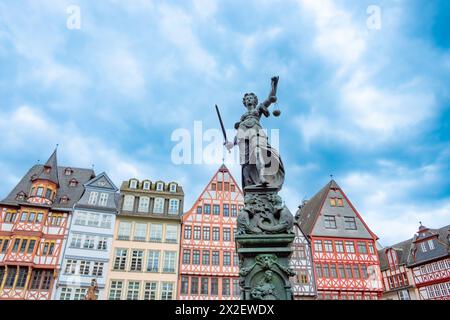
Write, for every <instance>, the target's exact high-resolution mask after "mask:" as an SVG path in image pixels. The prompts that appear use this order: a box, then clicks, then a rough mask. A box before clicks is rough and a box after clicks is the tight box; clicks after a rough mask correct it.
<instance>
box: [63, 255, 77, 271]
mask: <svg viewBox="0 0 450 320" xmlns="http://www.w3.org/2000/svg"><path fill="white" fill-rule="evenodd" d="M76 270H77V260H72V259H67V261H66V268H65V269H64V273H66V274H75V272H76Z"/></svg>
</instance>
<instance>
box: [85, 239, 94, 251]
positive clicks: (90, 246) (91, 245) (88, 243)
mask: <svg viewBox="0 0 450 320" xmlns="http://www.w3.org/2000/svg"><path fill="white" fill-rule="evenodd" d="M94 247H95V237H94V236H86V237H85V238H84V244H83V249H94Z"/></svg>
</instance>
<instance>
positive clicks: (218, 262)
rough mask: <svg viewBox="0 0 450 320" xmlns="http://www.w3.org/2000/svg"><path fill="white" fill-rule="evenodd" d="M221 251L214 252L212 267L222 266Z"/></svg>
mask: <svg viewBox="0 0 450 320" xmlns="http://www.w3.org/2000/svg"><path fill="white" fill-rule="evenodd" d="M219 259H220V258H219V251H213V252H212V265H213V266H218V265H220V261H219Z"/></svg>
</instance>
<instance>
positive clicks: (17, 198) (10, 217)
mask: <svg viewBox="0 0 450 320" xmlns="http://www.w3.org/2000/svg"><path fill="white" fill-rule="evenodd" d="M79 171H83V172H82V173H80V172H79ZM69 172H70V174H69ZM61 175H65V177H62V178H61V177H60V176H61ZM92 175H93V171H92V170H84V169H71V168H61V167H58V166H57V161H56V150H55V152H54V153H53V154H52V155H51V157H50V158H49V159H48V161H47V162H46V164H45V165H35V166H33V167H32V168H31V169H30V170H29V171H28V173H27V174H26V175H25V176H24V177H23V178H22V180H21V181H20V182H19V183H18V185H17V186H16V187H15V188H14V189H13V190H12V192H11V193H10V194H9V195H8V196H7V197H6V198H5V199H4V200H2V201H1V202H0V299H31V300H49V299H50V298H51V293H52V290H53V289H54V283H55V279H56V276H57V274H58V271H59V267H60V259H61V256H62V255H61V253H62V250H63V243H64V241H65V237H66V236H67V232H68V226H69V222H70V213H71V210H72V209H71V208H72V206H73V203H74V202H75V201H77V200H78V198H77V197H79V196H80V195H81V193H82V184H83V183H84V182H86V181H79V182H80V184H78V183H77V184H76V185H75V184H74V183H73V182H72V183H71V184H70V182H69V176H72V179H75V177H77V179H80V180H81V179H83V178H86V177H88V176H89V177H91V176H92Z"/></svg>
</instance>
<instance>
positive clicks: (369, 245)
mask: <svg viewBox="0 0 450 320" xmlns="http://www.w3.org/2000/svg"><path fill="white" fill-rule="evenodd" d="M367 246H368V247H369V252H370V254H375V249H374V248H373V243H371V242H369V243H367Z"/></svg>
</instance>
